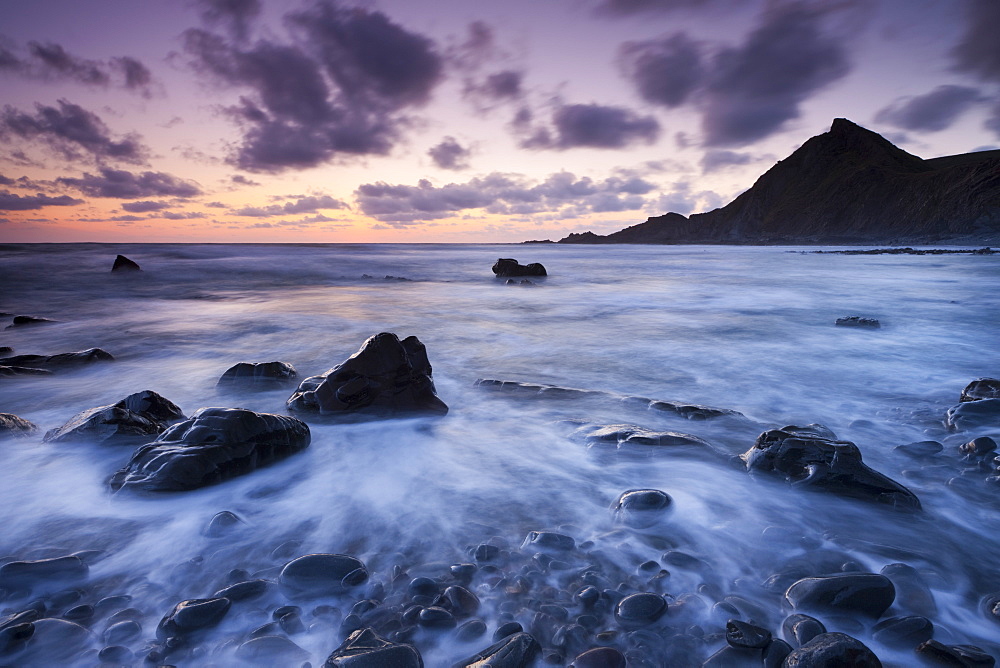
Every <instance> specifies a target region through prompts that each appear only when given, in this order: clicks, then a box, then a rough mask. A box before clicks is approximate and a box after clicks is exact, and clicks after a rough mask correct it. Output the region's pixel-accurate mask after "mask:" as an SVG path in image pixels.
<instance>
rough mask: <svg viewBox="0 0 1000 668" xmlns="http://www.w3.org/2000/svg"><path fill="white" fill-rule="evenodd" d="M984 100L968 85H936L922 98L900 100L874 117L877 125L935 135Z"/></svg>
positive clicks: (918, 96)
mask: <svg viewBox="0 0 1000 668" xmlns="http://www.w3.org/2000/svg"><path fill="white" fill-rule="evenodd" d="M984 100H985V98H984V97H983V96H982V94H981V93H980V92H979V90H977V89H975V88H969V87H968V86H951V85H948V86H938V87H937V88H935V89H934V90H932V91H931V92H929V93H926V94H924V95H917V96H914V97H904V98H900V99H898V100H896V101H895V102H893V103H892V104H890V105H888V106H886V107H884V108H882V109H880V110H879V111H878V113H876V114H875V120H876V121H877V122H879V123H889V124H890V125H895V126H896V127H898V128H902V129H904V130H912V131H916V132H936V131H938V130H944V129H946V128H949V127H951V125H952V124H953V123H954V122H955V121H957V120H958V118H959V116H961V115H962V114H963V113H965V112H966V111H968V110H969V108H971V107H972V106H973V105H975V104H977V103H979V102H983V101H984Z"/></svg>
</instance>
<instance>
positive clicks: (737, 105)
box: [701, 2, 851, 146]
mask: <svg viewBox="0 0 1000 668" xmlns="http://www.w3.org/2000/svg"><path fill="white" fill-rule="evenodd" d="M845 6H847V5H844V4H827V5H820V4H816V5H807V4H805V3H802V2H796V3H791V4H776V5H773V6H771V7H770V8H769V9H767V10H765V12H764V14H763V20H762V22H761V24H760V25H759V26H758V27H757V28H755V29H754V30H753V31H752V32H751V33H750V34H749V36H748V37H747V39H746V41H745V42H744V43H743V44H742V45H740V46H737V47H731V48H725V49H722V50H721V51H719V52H718V53H717V54H716V55H715V57H714V59H713V61H712V63H711V72H710V75H709V79H708V85H707V87H706V89H705V91H704V93H703V96H702V100H701V106H702V130H703V131H704V135H705V143H706V144H707V145H708V146H742V145H745V144H749V143H750V142H753V141H756V140H758V139H763V138H764V137H767V136H769V135H771V134H773V133H775V132H777V131H779V130H780V129H781V127H782V126H783V125H784V124H785V123H786V122H787V121H789V120H792V119H795V118H798V116H799V113H800V112H799V106H800V105H801V104H802V102H804V101H805V100H806V99H808V98H809V96H811V95H812V94H814V93H816V92H818V91H819V90H822V89H823V88H825V87H826V86H828V85H830V84H831V83H833V82H834V81H837V80H838V79H840V78H841V77H843V76H845V75H846V74H847V73H848V72H849V71H850V70H851V65H850V61H849V58H848V53H847V47H846V44H845V43H844V41H843V40H842V39H841V38H839V37H838V36H836V35H834V34H832V33H828V32H827V26H826V25H825V24H824V20H825V19H826V18H827V17H828V16H830V15H831V14H832V13H833V12H834V11H837V10H838V9H839V8H841V7H845Z"/></svg>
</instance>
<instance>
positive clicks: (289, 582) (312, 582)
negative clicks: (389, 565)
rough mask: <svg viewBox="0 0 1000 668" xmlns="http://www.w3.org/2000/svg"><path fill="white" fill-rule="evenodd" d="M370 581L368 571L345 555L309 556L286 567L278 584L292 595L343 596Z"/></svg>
mask: <svg viewBox="0 0 1000 668" xmlns="http://www.w3.org/2000/svg"><path fill="white" fill-rule="evenodd" d="M366 580H368V569H367V568H365V565H364V564H363V563H362V562H361V561H360V560H359V559H356V558H354V557H352V556H349V555H346V554H307V555H304V556H301V557H298V558H297V559H293V560H292V561H289V562H288V563H287V564H285V566H284V568H282V569H281V574H280V575H279V576H278V582H279V584H281V586H282V588H284V589H285V590H286V591H287V592H289V593H290V594H293V595H304V596H307V597H312V596H325V595H329V594H340V593H343V592H345V591H347V590H348V589H350V588H352V587H356V586H358V585H359V584H362V583H364V582H365V581H366Z"/></svg>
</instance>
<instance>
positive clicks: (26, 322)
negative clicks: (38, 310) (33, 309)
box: [7, 315, 56, 329]
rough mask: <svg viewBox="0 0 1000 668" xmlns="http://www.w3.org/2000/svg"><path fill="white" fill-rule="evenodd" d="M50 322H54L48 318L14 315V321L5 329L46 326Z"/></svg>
mask: <svg viewBox="0 0 1000 668" xmlns="http://www.w3.org/2000/svg"><path fill="white" fill-rule="evenodd" d="M50 322H56V321H55V320H49V319H48V318H38V317H36V316H33V315H15V316H14V321H13V322H11V324H9V325H7V329H14V328H15V327H30V326H33V325H46V324H48V323H50Z"/></svg>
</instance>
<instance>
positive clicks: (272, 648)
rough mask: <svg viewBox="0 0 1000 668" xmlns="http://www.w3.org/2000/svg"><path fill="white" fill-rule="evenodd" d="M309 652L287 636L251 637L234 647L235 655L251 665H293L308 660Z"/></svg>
mask: <svg viewBox="0 0 1000 668" xmlns="http://www.w3.org/2000/svg"><path fill="white" fill-rule="evenodd" d="M309 656H310V655H309V652H307V651H306V650H304V649H302V648H301V647H299V646H298V645H296V644H295V643H294V642H292V641H291V640H289V639H288V638H284V637H282V636H273V635H265V636H260V637H257V638H251V639H250V640H247V641H246V642H245V643H243V644H242V645H240V646H239V647H238V648H237V649H236V657H237V658H239V659H241V660H243V661H247V662H250V663H251V664H253V665H266V666H278V665H294V664H293V662H295V663H301V662H302V661H308V660H309Z"/></svg>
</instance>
